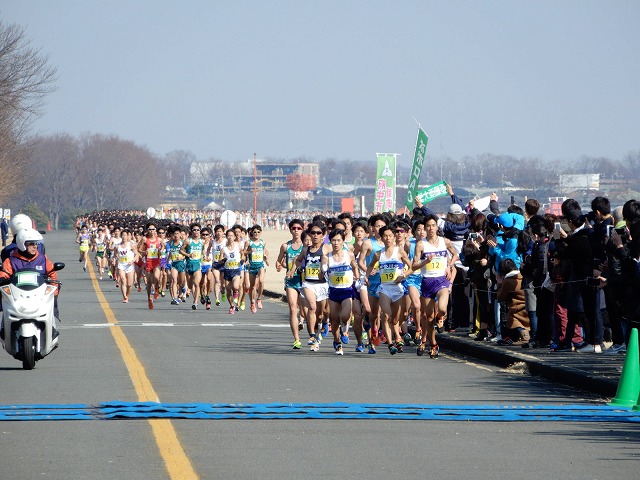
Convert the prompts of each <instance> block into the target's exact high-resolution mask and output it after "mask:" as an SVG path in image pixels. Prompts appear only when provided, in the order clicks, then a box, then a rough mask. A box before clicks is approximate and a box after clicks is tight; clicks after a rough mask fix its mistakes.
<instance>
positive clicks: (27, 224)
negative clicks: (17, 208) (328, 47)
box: [10, 213, 33, 235]
mask: <svg viewBox="0 0 640 480" xmlns="http://www.w3.org/2000/svg"><path fill="white" fill-rule="evenodd" d="M10 225H11V231H12V232H13V234H14V235H17V234H18V232H19V231H20V230H24V229H25V228H33V223H32V222H31V219H30V218H29V217H28V216H27V215H25V214H24V213H19V214H17V215H15V216H14V217H12V218H11V223H10Z"/></svg>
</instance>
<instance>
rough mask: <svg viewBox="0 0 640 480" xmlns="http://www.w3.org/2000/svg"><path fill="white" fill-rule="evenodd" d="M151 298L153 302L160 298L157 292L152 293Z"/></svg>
mask: <svg viewBox="0 0 640 480" xmlns="http://www.w3.org/2000/svg"><path fill="white" fill-rule="evenodd" d="M153 298H154V300H157V299H158V298H160V294H159V293H158V292H153Z"/></svg>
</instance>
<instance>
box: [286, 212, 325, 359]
mask: <svg viewBox="0 0 640 480" xmlns="http://www.w3.org/2000/svg"><path fill="white" fill-rule="evenodd" d="M307 233H308V234H309V237H310V239H311V245H309V246H305V247H303V249H302V252H301V253H300V255H298V258H296V263H295V269H298V268H302V271H303V274H304V277H303V279H302V292H303V295H304V297H303V302H304V305H305V307H307V309H308V310H307V330H308V332H309V344H310V345H311V348H310V349H311V351H312V352H317V351H318V350H319V349H320V340H319V339H318V335H317V333H316V324H318V325H322V319H323V315H324V307H325V304H326V302H327V298H328V296H329V291H328V289H327V280H326V278H325V277H324V274H322V272H321V269H320V267H321V263H322V256H323V255H325V254H327V253H328V252H329V251H330V250H331V248H330V247H329V246H328V245H324V244H323V240H324V234H325V226H324V223H322V222H314V223H312V224H311V225H310V226H309V227H308V228H307ZM295 269H291V270H289V272H288V273H287V276H288V277H289V278H293V276H294V275H295Z"/></svg>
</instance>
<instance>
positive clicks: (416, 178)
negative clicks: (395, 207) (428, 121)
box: [405, 127, 429, 209]
mask: <svg viewBox="0 0 640 480" xmlns="http://www.w3.org/2000/svg"><path fill="white" fill-rule="evenodd" d="M428 141H429V137H428V136H427V134H426V133H424V130H422V128H420V127H418V139H417V140H416V153H415V155H414V156H413V166H412V167H411V174H410V175H411V176H410V177H409V186H408V188H407V201H406V203H405V205H406V206H407V208H408V209H412V208H413V199H414V198H415V195H416V192H417V191H418V184H419V183H420V174H421V173H422V165H424V156H425V153H426V151H427V142H428Z"/></svg>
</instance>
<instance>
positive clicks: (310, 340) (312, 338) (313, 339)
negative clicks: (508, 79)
mask: <svg viewBox="0 0 640 480" xmlns="http://www.w3.org/2000/svg"><path fill="white" fill-rule="evenodd" d="M315 341H316V338H315V337H309V340H308V341H307V345H313V343H314V342H315Z"/></svg>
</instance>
